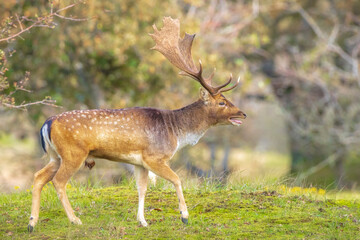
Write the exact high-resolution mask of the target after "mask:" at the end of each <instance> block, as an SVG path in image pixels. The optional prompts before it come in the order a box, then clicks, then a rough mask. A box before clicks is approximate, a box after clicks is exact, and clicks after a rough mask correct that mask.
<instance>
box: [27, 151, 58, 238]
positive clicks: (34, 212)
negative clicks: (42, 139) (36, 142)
mask: <svg viewBox="0 0 360 240" xmlns="http://www.w3.org/2000/svg"><path fill="white" fill-rule="evenodd" d="M48 156H49V157H50V162H49V163H48V164H47V165H46V166H45V167H44V168H43V169H41V170H40V171H38V172H36V173H35V175H34V176H35V177H34V187H33V190H32V206H31V216H30V222H29V225H28V231H29V232H32V231H33V229H34V226H35V225H36V223H37V221H38V220H39V211H40V195H41V190H42V188H43V187H44V185H45V184H47V183H48V182H49V181H51V180H52V179H53V177H54V176H55V174H56V172H57V170H58V169H59V166H60V159H59V158H58V157H57V156H56V155H54V154H51V153H49V155H48Z"/></svg>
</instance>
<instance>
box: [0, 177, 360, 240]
mask: <svg viewBox="0 0 360 240" xmlns="http://www.w3.org/2000/svg"><path fill="white" fill-rule="evenodd" d="M236 188H237V186H223V187H215V185H214V184H210V185H209V183H206V182H205V183H204V184H200V185H197V187H194V186H193V187H192V188H188V189H187V188H185V191H184V194H185V196H186V200H187V204H188V208H189V212H190V218H189V224H188V225H183V223H182V222H181V220H180V214H179V212H178V209H177V207H178V206H177V204H178V203H177V197H176V194H175V191H174V190H173V189H172V188H171V189H169V188H168V185H166V184H165V185H164V184H160V185H159V186H157V187H152V188H151V189H149V190H148V193H147V196H146V201H145V218H146V219H147V221H148V223H149V227H147V228H144V227H140V226H139V224H138V223H137V222H136V211H137V192H136V187H135V184H134V182H130V185H128V184H126V185H125V184H121V185H119V186H114V187H108V188H102V187H95V188H92V187H88V186H77V187H74V186H70V187H69V186H68V188H67V192H68V195H69V198H70V201H71V202H72V205H73V208H74V209H75V212H76V214H77V215H78V216H79V217H80V218H81V219H82V222H83V225H80V226H77V225H73V224H71V223H69V221H68V219H67V217H66V215H65V213H64V211H63V209H62V206H61V204H60V201H59V200H58V199H57V196H56V193H55V191H54V190H53V187H52V186H49V185H47V186H46V187H45V189H44V190H43V194H42V202H41V212H40V220H39V223H38V225H37V226H36V228H35V232H34V233H32V234H29V233H27V229H26V226H27V223H28V218H29V215H30V206H31V193H30V192H19V193H13V194H9V195H6V194H2V195H0V209H1V213H2V214H1V215H0V220H1V221H0V222H1V224H0V236H1V237H2V239H10V238H11V239H24V238H27V239H38V238H51V239H55V238H68V239H89V238H102V239H104V238H106V239H109V238H110V239H120V238H135V239H139V238H145V237H146V238H147V239H159V238H170V239H184V238H185V239H204V238H206V239H214V238H216V239H229V238H230V239H238V238H240V239H242V238H265V239H274V238H276V239H283V238H299V239H300V238H301V239H302V238H314V237H316V238H321V239H334V238H336V239H350V238H353V237H354V236H356V234H357V233H358V232H359V230H360V225H359V220H360V214H359V213H360V205H359V203H358V202H356V201H354V200H328V199H326V197H325V198H324V197H321V198H317V199H316V198H313V197H306V196H304V195H288V194H285V195H284V194H280V193H278V192H276V191H272V190H271V189H270V190H269V189H268V190H265V189H266V187H264V186H261V185H258V186H255V185H254V184H252V185H250V186H249V187H245V188H244V187H242V190H236ZM254 188H257V189H258V190H255V191H254V190H252V189H254Z"/></svg>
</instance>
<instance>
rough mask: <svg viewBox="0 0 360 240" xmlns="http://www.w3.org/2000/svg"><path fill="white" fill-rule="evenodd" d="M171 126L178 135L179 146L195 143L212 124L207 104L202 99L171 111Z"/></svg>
mask: <svg viewBox="0 0 360 240" xmlns="http://www.w3.org/2000/svg"><path fill="white" fill-rule="evenodd" d="M170 125H171V126H170V127H171V128H172V132H173V133H174V135H175V136H176V137H177V142H178V148H177V149H180V148H182V147H184V146H186V145H188V144H189V145H194V144H196V143H197V142H198V141H199V139H200V138H201V137H202V136H203V135H204V133H205V132H206V130H208V129H209V128H210V127H211V125H213V124H212V123H211V121H210V119H209V117H208V113H207V110H206V106H205V105H204V103H203V102H202V101H200V100H199V101H196V102H194V103H193V104H190V105H188V106H186V107H183V108H181V109H177V110H173V111H171V112H170Z"/></svg>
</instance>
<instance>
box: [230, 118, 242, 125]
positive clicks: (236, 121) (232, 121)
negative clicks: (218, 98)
mask: <svg viewBox="0 0 360 240" xmlns="http://www.w3.org/2000/svg"><path fill="white" fill-rule="evenodd" d="M229 121H230V122H231V124H232V125H235V126H240V125H241V124H242V121H241V120H240V117H231V118H229Z"/></svg>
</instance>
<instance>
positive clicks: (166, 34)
mask: <svg viewBox="0 0 360 240" xmlns="http://www.w3.org/2000/svg"><path fill="white" fill-rule="evenodd" d="M163 23H164V26H163V27H162V28H161V29H160V31H159V30H158V29H157V27H156V26H155V24H154V25H153V28H154V33H153V34H150V36H151V37H152V39H153V40H154V41H155V46H154V47H153V48H152V49H155V50H157V51H159V52H161V53H162V54H163V55H164V56H165V57H166V58H167V59H168V60H169V61H170V62H171V63H172V64H173V65H174V66H176V67H177V68H179V69H180V70H182V71H181V72H180V74H181V75H184V76H189V77H191V78H193V79H195V80H196V81H198V82H199V83H200V84H201V85H202V86H203V87H204V88H205V89H206V90H207V91H208V92H209V93H210V94H211V95H213V96H214V95H217V94H219V93H222V92H226V91H229V90H231V89H233V88H235V87H236V86H237V85H238V84H239V81H240V78H239V79H238V81H237V82H236V83H235V84H234V85H233V86H231V87H229V88H227V89H223V90H222V88H224V87H226V86H227V85H229V84H230V83H231V81H232V75H230V78H229V80H228V81H227V82H226V83H224V84H222V85H220V86H217V87H213V86H211V80H212V78H213V77H214V74H215V69H214V71H213V73H212V74H211V75H210V76H209V77H208V78H204V77H203V76H202V71H203V69H202V64H201V61H200V60H199V68H200V69H198V68H197V67H196V66H195V64H194V61H193V59H192V56H191V46H192V42H193V40H194V38H195V34H193V35H190V34H187V33H185V37H184V38H180V22H179V20H178V19H172V18H171V17H164V19H163Z"/></svg>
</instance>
